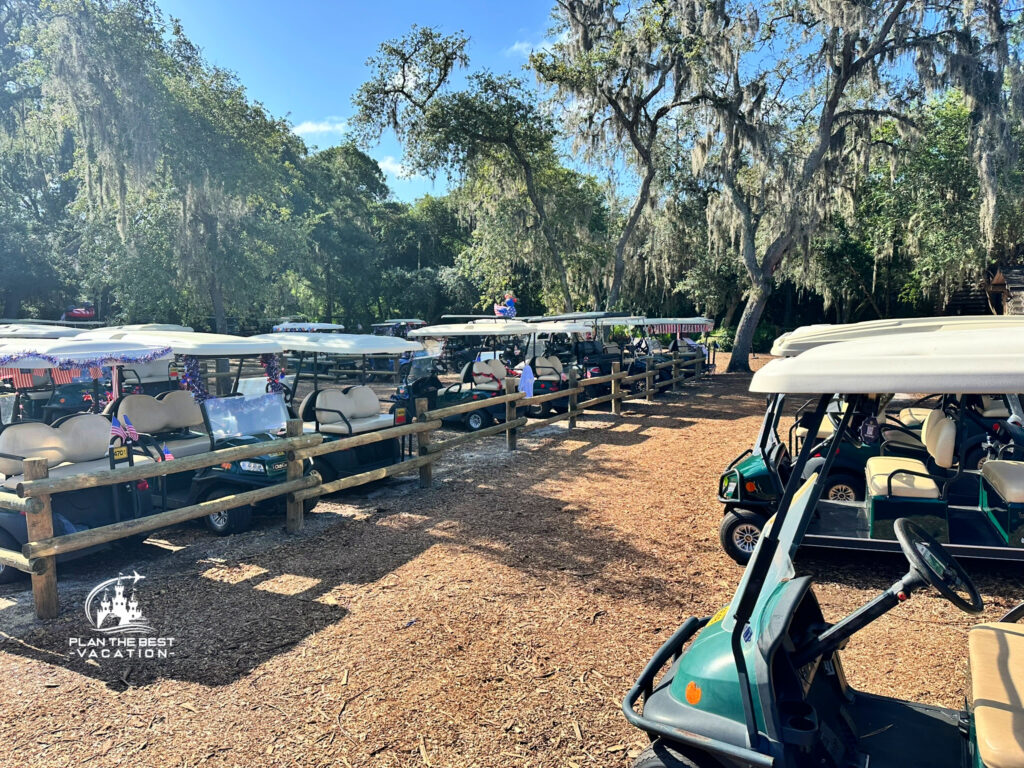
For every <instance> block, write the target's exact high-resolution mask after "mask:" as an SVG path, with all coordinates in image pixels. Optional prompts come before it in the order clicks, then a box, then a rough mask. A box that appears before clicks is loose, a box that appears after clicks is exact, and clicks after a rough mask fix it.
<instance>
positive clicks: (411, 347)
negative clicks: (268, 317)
mask: <svg viewBox="0 0 1024 768" xmlns="http://www.w3.org/2000/svg"><path fill="white" fill-rule="evenodd" d="M249 338H250V339H252V340H257V339H266V340H267V341H270V342H273V343H275V344H279V345H280V346H281V347H282V349H284V350H286V351H288V352H313V353H320V354H324V355H343V356H348V357H359V356H362V355H401V354H402V353H403V352H420V351H422V350H423V345H422V344H420V343H419V342H418V341H409V340H408V339H403V338H401V337H399V336H374V335H372V334H355V333H346V334H333V333H299V332H290V333H265V334H263V335H262V336H251V337H249Z"/></svg>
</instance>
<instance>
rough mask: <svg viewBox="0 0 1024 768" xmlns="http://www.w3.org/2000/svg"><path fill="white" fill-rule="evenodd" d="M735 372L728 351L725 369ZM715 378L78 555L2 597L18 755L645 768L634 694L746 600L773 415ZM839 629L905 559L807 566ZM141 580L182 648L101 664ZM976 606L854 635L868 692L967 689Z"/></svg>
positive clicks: (161, 627)
mask: <svg viewBox="0 0 1024 768" xmlns="http://www.w3.org/2000/svg"><path fill="white" fill-rule="evenodd" d="M724 362H726V359H725V357H724V356H722V357H721V358H720V360H719V363H720V368H722V367H724V366H723V365H722V364H723V363H724ZM747 381H748V377H745V376H741V375H724V374H719V375H716V376H714V377H713V378H711V379H708V380H705V381H704V382H702V383H700V384H697V385H694V386H688V387H687V388H686V389H685V391H684V392H683V393H681V394H679V395H671V396H667V397H665V398H663V399H662V400H661V401H659V402H658V403H656V404H653V405H651V404H645V403H643V402H636V401H635V402H632V403H630V404H629V406H628V411H627V412H626V413H625V414H624V415H623V417H622V418H621V419H615V418H613V417H611V416H610V415H609V414H607V413H604V414H602V413H598V414H593V415H588V416H587V417H586V418H585V419H583V420H582V421H581V427H580V428H579V429H577V430H575V431H573V432H567V431H565V430H564V428H563V427H561V426H557V427H552V428H551V429H548V430H544V431H543V433H541V434H537V433H535V434H534V435H532V436H530V437H528V438H526V437H524V438H523V439H521V440H520V443H519V445H520V450H519V451H517V452H516V453H515V454H508V453H506V452H505V450H504V444H503V442H502V441H501V440H500V439H494V440H488V441H486V442H483V443H478V444H472V445H471V446H469V448H470V449H471V450H465V451H462V450H460V451H456V452H453V453H452V454H451V455H450V456H446V457H445V459H444V461H443V463H442V464H441V465H439V467H438V468H437V470H436V472H435V483H434V487H433V488H431V489H430V490H426V491H421V490H419V489H418V488H417V487H416V485H415V483H414V482H411V481H401V480H399V481H397V482H391V483H389V484H384V485H381V486H378V487H374V488H371V489H367V490H364V492H362V493H361V494H359V495H350V496H341V497H338V498H335V499H332V500H330V501H328V502H324V503H322V504H321V505H320V507H318V508H317V511H316V512H315V513H314V514H312V515H310V516H309V518H308V522H307V528H306V530H305V531H304V532H303V533H302V534H300V535H298V536H294V537H287V536H285V535H284V533H283V532H282V530H281V527H282V523H281V521H280V520H276V519H262V520H258V521H257V522H258V526H257V528H256V529H255V530H253V531H251V532H248V533H245V534H242V535H239V536H234V537H229V538H227V539H215V538H212V537H210V536H207V535H206V534H205V533H204V532H203V531H202V530H200V529H199V528H198V527H196V526H182V527H181V528H178V529H173V530H171V531H166V532H160V534H158V536H157V544H156V545H154V544H147V545H144V546H143V547H141V548H138V549H135V550H130V551H124V550H115V551H113V552H110V553H107V554H105V555H102V556H100V557H98V558H93V559H90V560H85V561H80V562H78V563H70V564H67V565H63V566H61V569H60V574H61V605H62V613H61V616H60V618H59V619H57V620H55V621H52V622H47V623H45V624H36V623H35V622H33V621H31V619H30V609H31V602H30V595H29V594H28V592H27V591H26V589H25V586H24V585H14V586H7V587H3V588H0V631H2V632H0V638H2V642H0V675H2V680H3V686H2V690H0V712H2V713H3V715H2V721H3V727H2V728H0V766H3V767H4V768H6V767H7V766H11V767H12V768H13V767H14V766H19V767H20V766H46V768H57V767H58V766H82V765H88V766H90V767H95V768H98V767H99V766H115V765H118V766H120V765H124V766H128V765H130V766H154V767H156V766H160V767H161V768H163V767H167V766H200V765H202V766H245V767H246V768H253V767H254V766H282V767H284V766H339V765H340V766H452V767H453V768H456V767H457V768H467V767H468V766H488V767H489V766H550V767H552V768H555V767H557V768H571V767H572V766H576V767H578V768H581V767H582V766H625V765H628V763H629V761H630V759H631V755H635V754H636V753H637V752H638V751H639V750H640V749H641V748H642V746H643V744H644V736H643V735H642V734H640V733H639V732H637V731H635V730H633V729H632V728H631V727H629V726H628V725H627V724H626V722H625V720H624V718H623V717H622V714H621V712H620V711H619V703H620V701H621V698H622V696H623V694H624V693H625V692H626V690H627V689H628V688H629V686H630V685H631V684H632V682H633V680H634V678H635V677H636V675H637V674H638V673H639V672H640V670H641V669H642V668H643V666H644V664H645V663H646V662H647V660H648V659H649V657H650V655H651V654H652V653H653V652H654V650H655V649H656V648H657V647H658V646H659V645H660V644H661V643H662V642H663V641H664V640H665V639H666V638H667V637H668V635H669V634H670V633H671V632H672V631H673V630H674V629H675V628H676V627H677V626H678V625H679V624H680V623H681V622H682V621H683V620H685V619H686V618H687V617H688V616H690V615H708V614H710V613H713V612H714V611H715V610H716V609H717V608H719V607H720V606H722V605H723V604H725V603H726V602H727V601H728V600H729V599H730V597H731V595H732V592H733V589H734V588H735V585H736V583H737V580H738V578H739V576H740V569H739V568H738V567H737V566H735V565H734V564H733V563H732V562H731V561H730V560H729V559H728V558H727V557H726V556H725V555H724V554H723V552H722V550H721V547H720V546H719V542H718V524H719V520H720V517H721V509H720V508H719V505H718V503H717V502H716V500H715V484H716V482H717V480H718V477H719V473H720V471H721V470H722V469H723V468H724V466H725V465H726V464H727V463H728V462H729V461H730V460H731V459H732V458H733V457H734V456H735V455H736V454H738V453H739V452H740V451H741V450H743V449H744V448H746V447H749V445H750V444H751V442H752V440H753V438H754V435H755V432H756V429H757V426H758V423H759V419H760V416H761V413H762V409H763V401H762V399H761V398H760V397H756V396H751V395H749V394H748V393H747V392H746V385H747ZM797 565H798V569H799V570H801V571H803V572H812V573H814V574H816V576H817V579H818V584H817V586H816V590H817V593H818V595H819V598H820V600H821V602H822V605H823V608H824V610H825V612H826V615H827V617H829V618H831V619H836V618H839V617H840V616H842V615H843V614H845V613H847V612H849V611H850V610H852V609H853V608H855V607H857V606H858V605H860V604H862V603H863V602H865V601H866V600H868V599H870V598H871V597H872V596H874V595H875V594H877V592H878V591H879V590H880V589H883V588H885V587H886V586H888V585H889V584H891V583H892V581H893V580H895V579H896V578H897V577H898V576H899V575H900V574H901V573H902V572H903V570H904V569H905V565H904V562H903V561H902V559H901V558H899V557H878V556H847V555H835V554H827V555H818V556H802V557H801V558H800V560H799V562H798V564H797ZM118 570H121V571H124V572H126V573H131V572H132V571H133V570H138V572H139V573H143V574H145V576H146V581H144V582H142V584H141V597H140V599H141V601H142V602H143V608H144V610H145V614H146V616H147V617H148V618H149V619H150V620H151V621H152V622H153V624H154V626H155V627H156V628H157V629H158V631H159V633H160V634H161V635H170V636H173V637H174V638H175V643H176V644H175V648H174V650H175V655H174V656H173V657H170V658H168V659H164V660H151V661H136V662H127V661H100V662H96V661H93V662H86V661H82V660H79V659H77V658H74V657H73V656H72V655H71V653H70V652H69V646H68V641H69V638H70V637H73V636H87V635H89V630H88V626H87V623H86V619H85V616H84V613H83V611H82V601H83V599H84V597H85V594H86V593H87V592H88V591H89V589H91V588H92V586H94V585H95V584H97V583H98V582H100V581H102V580H103V579H105V578H109V577H110V576H112V575H116V574H117V571H118ZM971 571H972V573H974V574H975V575H976V576H977V580H978V584H979V586H980V588H981V590H982V592H983V593H984V595H985V597H986V600H987V601H988V602H989V608H988V610H987V612H986V615H985V617H984V618H986V619H991V618H994V617H996V616H998V615H999V614H1000V613H1001V612H1002V611H1003V610H1005V609H1007V608H1009V607H1010V606H1011V605H1012V604H1014V603H1016V602H1017V601H1018V600H1019V599H1024V581H1022V572H1021V569H1020V568H1019V567H1017V566H1009V565H999V566H972V567H971ZM973 621H974V620H973V619H972V618H971V617H968V616H967V615H965V614H961V613H958V612H956V611H955V610H954V609H953V608H952V607H950V606H949V605H948V604H947V603H945V602H944V601H942V600H941V599H940V598H939V597H937V596H936V595H934V594H921V595H919V596H915V597H914V599H913V600H911V601H910V602H909V603H908V604H906V605H903V606H900V607H899V608H898V609H897V610H895V611H893V612H892V613H890V614H889V615H888V616H886V617H885V618H883V619H882V620H880V621H878V622H877V623H876V624H875V625H873V626H871V627H869V628H868V629H867V630H866V631H864V632H862V633H861V634H859V635H858V636H856V637H855V638H854V640H853V641H852V642H851V644H850V647H849V648H848V649H847V651H846V652H845V661H846V666H847V672H848V675H849V677H850V679H851V681H852V683H853V684H854V685H856V686H858V687H861V688H864V689H867V690H871V691H875V692H879V693H883V694H891V695H898V696H901V697H906V698H913V699H918V700H922V701H926V702H933V703H937V704H943V705H948V706H959V705H960V704H961V703H962V701H963V692H964V680H965V669H966V631H967V629H968V627H969V626H970V625H971V624H972V623H973Z"/></svg>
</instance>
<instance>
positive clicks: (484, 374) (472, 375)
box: [438, 359, 508, 395]
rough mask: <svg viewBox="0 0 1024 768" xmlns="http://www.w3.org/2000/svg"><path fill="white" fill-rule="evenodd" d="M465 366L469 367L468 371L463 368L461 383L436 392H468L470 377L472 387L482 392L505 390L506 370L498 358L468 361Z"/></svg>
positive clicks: (444, 393)
mask: <svg viewBox="0 0 1024 768" xmlns="http://www.w3.org/2000/svg"><path fill="white" fill-rule="evenodd" d="M467 368H468V369H469V370H468V371H467V370H466V369H465V368H464V369H463V380H462V382H461V383H459V384H453V385H452V386H450V387H445V388H444V389H442V390H441V391H440V392H438V394H439V395H446V394H458V393H459V392H468V391H469V389H470V379H471V381H472V389H478V390H482V391H484V392H503V391H504V390H505V379H506V377H507V376H508V370H507V369H506V368H505V364H504V363H502V362H501V361H500V360H494V359H491V360H477V361H475V362H472V363H469V364H468V366H467Z"/></svg>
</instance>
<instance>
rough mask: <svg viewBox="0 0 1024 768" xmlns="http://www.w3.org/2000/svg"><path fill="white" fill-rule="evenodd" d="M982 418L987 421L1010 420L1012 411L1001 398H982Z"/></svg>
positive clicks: (985, 396)
mask: <svg viewBox="0 0 1024 768" xmlns="http://www.w3.org/2000/svg"><path fill="white" fill-rule="evenodd" d="M981 416H982V418H985V419H1008V418H1010V410H1009V409H1008V408H1007V407H1006V403H1005V402H1003V398H1001V397H992V396H991V395H982V396H981Z"/></svg>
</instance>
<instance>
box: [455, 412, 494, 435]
mask: <svg viewBox="0 0 1024 768" xmlns="http://www.w3.org/2000/svg"><path fill="white" fill-rule="evenodd" d="M492 421H494V419H492V418H491V414H489V413H487V411H484V410H480V411H470V412H469V413H467V414H466V418H465V419H463V421H462V423H463V424H465V425H466V429H468V430H469V431H470V432H479V431H480V430H481V429H484V428H485V427H489V426H490V425H491V422H492Z"/></svg>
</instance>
